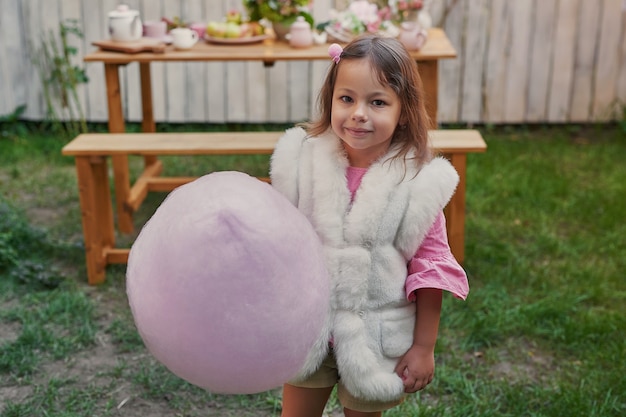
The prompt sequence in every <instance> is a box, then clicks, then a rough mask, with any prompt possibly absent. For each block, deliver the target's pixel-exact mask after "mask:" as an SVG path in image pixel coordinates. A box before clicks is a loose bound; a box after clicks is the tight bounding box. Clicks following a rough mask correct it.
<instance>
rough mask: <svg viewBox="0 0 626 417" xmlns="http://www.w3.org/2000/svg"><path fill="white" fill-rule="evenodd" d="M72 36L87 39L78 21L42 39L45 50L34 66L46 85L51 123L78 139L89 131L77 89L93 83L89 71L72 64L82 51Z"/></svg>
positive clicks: (45, 94) (65, 22) (62, 24)
mask: <svg viewBox="0 0 626 417" xmlns="http://www.w3.org/2000/svg"><path fill="white" fill-rule="evenodd" d="M69 35H74V36H75V37H76V38H78V39H82V38H83V32H82V30H81V29H80V27H79V23H78V21H77V20H75V19H67V20H65V21H63V22H60V23H59V33H58V35H57V34H55V33H54V31H53V30H50V31H49V32H47V33H45V34H43V35H42V36H41V46H40V47H39V48H38V53H37V54H35V58H34V63H35V65H36V66H37V68H38V69H39V76H40V78H41V82H42V85H43V94H44V99H45V102H46V118H47V120H48V121H50V122H51V123H52V125H53V127H54V128H55V130H57V131H59V132H61V133H65V134H68V135H69V136H75V135H77V134H78V133H84V132H86V131H87V122H86V120H85V114H84V112H83V108H82V105H81V104H80V100H79V99H78V91H77V88H78V86H79V85H80V84H83V83H87V82H88V81H89V79H88V78H87V74H86V73H85V69H84V68H81V67H80V66H78V65H75V64H74V63H73V62H72V58H73V57H74V56H75V55H76V54H77V53H78V50H77V49H76V47H74V46H72V45H70V42H69Z"/></svg>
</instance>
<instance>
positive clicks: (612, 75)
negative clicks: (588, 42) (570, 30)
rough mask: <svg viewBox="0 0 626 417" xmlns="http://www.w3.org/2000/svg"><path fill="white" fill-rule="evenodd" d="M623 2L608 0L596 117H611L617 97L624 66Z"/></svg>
mask: <svg viewBox="0 0 626 417" xmlns="http://www.w3.org/2000/svg"><path fill="white" fill-rule="evenodd" d="M621 6H622V0H604V7H603V8H602V21H601V23H600V39H599V41H598V43H599V45H598V52H597V53H598V55H597V56H598V61H597V69H596V77H595V85H594V92H595V94H594V97H593V106H592V117H593V119H594V120H599V121H608V120H610V119H611V116H612V115H613V111H614V107H613V106H614V105H615V101H616V99H617V95H616V88H617V77H618V73H617V71H618V70H619V66H620V56H621V55H620V52H621V45H620V38H621V35H622V31H621V23H622V15H621V14H620V11H621V9H622V8H621ZM624 59H626V58H625V57H623V56H621V60H622V61H623V60H624Z"/></svg>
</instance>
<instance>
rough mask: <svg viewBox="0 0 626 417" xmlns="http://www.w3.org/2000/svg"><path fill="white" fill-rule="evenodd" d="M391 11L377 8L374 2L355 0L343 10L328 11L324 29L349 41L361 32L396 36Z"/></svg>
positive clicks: (336, 37) (341, 39)
mask: <svg viewBox="0 0 626 417" xmlns="http://www.w3.org/2000/svg"><path fill="white" fill-rule="evenodd" d="M390 18H391V13H390V9H389V8H388V7H386V8H382V9H381V8H379V7H378V5H377V4H376V3H370V2H369V1H368V0H356V1H353V2H351V3H350V5H349V6H348V8H347V9H346V10H344V11H341V12H338V11H337V10H331V11H330V21H329V22H328V23H327V24H326V26H325V30H326V32H328V34H329V35H330V36H331V37H333V38H335V39H337V40H338V41H340V42H349V41H350V40H351V39H352V38H353V37H355V36H357V35H360V34H362V33H366V32H369V33H385V32H390V31H391V32H392V33H389V35H390V36H397V33H395V32H396V31H397V28H395V26H394V25H393V23H392V22H391V19H390Z"/></svg>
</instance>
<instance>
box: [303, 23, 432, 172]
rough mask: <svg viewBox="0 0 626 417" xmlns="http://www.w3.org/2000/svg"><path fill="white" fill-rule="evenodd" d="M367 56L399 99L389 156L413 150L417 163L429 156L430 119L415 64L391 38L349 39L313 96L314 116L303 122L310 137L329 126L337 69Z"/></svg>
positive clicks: (362, 37) (378, 74)
mask: <svg viewBox="0 0 626 417" xmlns="http://www.w3.org/2000/svg"><path fill="white" fill-rule="evenodd" d="M352 59H368V60H369V62H370V64H371V66H372V68H373V69H374V70H375V71H376V75H377V77H378V81H379V82H380V83H381V84H383V85H389V87H391V88H392V89H393V90H394V91H395V93H396V94H397V95H398V97H399V98H400V103H401V110H400V123H399V125H398V126H396V129H395V131H394V134H393V138H392V140H391V143H392V144H395V145H397V146H398V147H399V150H398V152H397V153H396V154H395V155H394V156H393V158H400V159H405V158H407V155H408V154H410V153H411V151H413V156H412V158H411V159H413V160H414V162H415V163H416V164H417V166H420V165H421V164H422V163H424V162H427V161H429V160H430V159H431V158H432V154H431V151H430V148H429V147H428V129H430V128H431V127H432V122H431V120H430V118H429V117H428V113H427V112H426V107H425V105H424V90H423V87H422V79H421V78H420V76H419V73H418V72H417V64H416V63H415V61H414V60H413V58H411V56H410V55H409V53H408V52H407V51H406V49H405V48H404V46H402V44H401V43H400V42H399V41H398V40H396V39H393V38H387V37H381V36H377V35H363V36H361V37H358V38H356V39H355V40H353V41H352V42H350V43H349V44H348V45H347V46H346V47H345V49H344V50H343V52H342V53H341V59H340V61H339V63H338V64H331V67H330V69H329V70H328V74H327V75H326V80H325V81H324V84H323V85H322V88H321V89H320V92H319V95H318V97H317V106H318V114H319V116H318V118H317V119H316V120H313V121H311V122H309V123H306V124H304V125H303V126H304V128H305V129H306V130H307V133H308V134H309V135H311V136H318V135H321V134H323V133H325V132H326V131H328V130H329V129H330V126H331V123H330V116H331V111H332V99H333V91H334V90H335V82H336V80H337V72H338V71H339V68H341V63H342V62H344V61H345V60H352Z"/></svg>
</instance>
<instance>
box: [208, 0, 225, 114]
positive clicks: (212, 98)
mask: <svg viewBox="0 0 626 417" xmlns="http://www.w3.org/2000/svg"><path fill="white" fill-rule="evenodd" d="M209 1H210V0H209ZM226 9H227V4H226V3H225V2H224V1H221V2H215V1H211V3H210V5H209V4H207V9H206V10H207V21H220V20H221V19H222V18H223V17H224V16H225V14H226ZM206 66H207V75H206V77H207V79H206V81H207V101H208V103H207V106H208V120H209V121H212V122H216V123H222V122H225V121H226V106H225V105H224V103H225V102H226V88H225V86H226V64H225V63H223V62H209V63H207V64H206Z"/></svg>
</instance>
